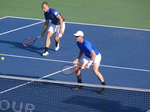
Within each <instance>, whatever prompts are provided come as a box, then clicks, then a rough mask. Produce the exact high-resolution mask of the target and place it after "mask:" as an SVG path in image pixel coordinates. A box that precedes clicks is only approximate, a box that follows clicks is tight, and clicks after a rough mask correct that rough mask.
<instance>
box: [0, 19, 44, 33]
mask: <svg viewBox="0 0 150 112" xmlns="http://www.w3.org/2000/svg"><path fill="white" fill-rule="evenodd" d="M43 22H44V21H40V22H37V23H33V24H30V25H27V26H23V27H20V28H16V29H13V30H10V31H7V32H3V33H0V35H4V34H7V33H11V32H14V31H17V30H21V29H24V28H28V27H31V26H34V25H37V24H40V23H43Z"/></svg>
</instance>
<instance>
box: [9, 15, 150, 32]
mask: <svg viewBox="0 0 150 112" xmlns="http://www.w3.org/2000/svg"><path fill="white" fill-rule="evenodd" d="M7 17H10V18H17V19H28V20H43V19H34V18H25V17H14V16H7ZM66 23H70V24H80V25H91V26H101V27H109V28H120V29H129V30H139V31H150V29H140V28H129V27H119V26H109V25H99V24H89V23H78V22H66Z"/></svg>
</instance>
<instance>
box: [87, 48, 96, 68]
mask: <svg viewBox="0 0 150 112" xmlns="http://www.w3.org/2000/svg"><path fill="white" fill-rule="evenodd" d="M90 53H91V54H92V57H91V58H90V61H89V62H88V63H87V65H86V66H85V68H86V69H88V68H90V66H91V64H92V63H93V61H94V60H95V57H96V53H95V52H94V50H92V51H91V52H90Z"/></svg>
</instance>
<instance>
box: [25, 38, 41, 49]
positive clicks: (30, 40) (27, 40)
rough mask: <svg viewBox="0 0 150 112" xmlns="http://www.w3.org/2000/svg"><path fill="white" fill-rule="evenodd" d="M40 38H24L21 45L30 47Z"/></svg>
mask: <svg viewBox="0 0 150 112" xmlns="http://www.w3.org/2000/svg"><path fill="white" fill-rule="evenodd" d="M40 37H41V36H38V37H36V38H32V37H27V38H25V39H24V40H23V41H22V44H23V45H24V46H25V47H30V46H32V45H33V44H34V42H35V41H36V40H37V39H38V38H40Z"/></svg>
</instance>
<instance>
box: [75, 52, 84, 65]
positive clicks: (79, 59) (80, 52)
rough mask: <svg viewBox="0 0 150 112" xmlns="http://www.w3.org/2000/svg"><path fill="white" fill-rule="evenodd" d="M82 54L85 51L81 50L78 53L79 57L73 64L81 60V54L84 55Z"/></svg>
mask: <svg viewBox="0 0 150 112" xmlns="http://www.w3.org/2000/svg"><path fill="white" fill-rule="evenodd" d="M82 54H83V51H81V50H80V51H79V55H78V58H77V59H75V60H74V61H73V64H77V63H78V61H79V60H80V58H81V56H82Z"/></svg>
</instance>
